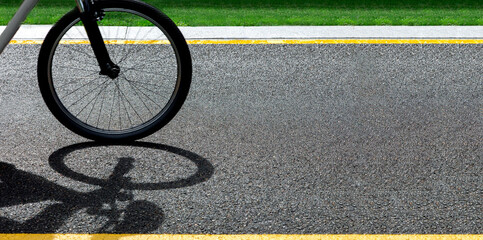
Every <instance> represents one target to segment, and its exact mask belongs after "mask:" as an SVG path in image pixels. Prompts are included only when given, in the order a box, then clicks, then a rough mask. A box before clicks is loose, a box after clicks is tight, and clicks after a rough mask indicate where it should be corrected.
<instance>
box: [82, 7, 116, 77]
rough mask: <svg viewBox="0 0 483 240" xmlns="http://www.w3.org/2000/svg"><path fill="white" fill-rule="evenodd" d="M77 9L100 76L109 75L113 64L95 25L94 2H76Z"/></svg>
mask: <svg viewBox="0 0 483 240" xmlns="http://www.w3.org/2000/svg"><path fill="white" fill-rule="evenodd" d="M76 3H77V7H78V8H79V11H80V13H81V21H82V23H83V24H84V28H85V30H86V32H87V37H88V38H89V41H90V43H91V47H92V50H93V51H94V55H95V56H96V59H97V62H98V63H99V67H100V69H101V72H100V74H104V75H109V76H110V72H111V70H112V67H113V66H114V63H113V62H112V61H111V58H110V57H109V53H108V52H107V49H106V45H105V44H104V39H103V38H102V35H101V32H100V30H99V26H98V25H97V18H98V17H99V16H97V13H96V11H95V8H94V2H93V1H91V0H76Z"/></svg>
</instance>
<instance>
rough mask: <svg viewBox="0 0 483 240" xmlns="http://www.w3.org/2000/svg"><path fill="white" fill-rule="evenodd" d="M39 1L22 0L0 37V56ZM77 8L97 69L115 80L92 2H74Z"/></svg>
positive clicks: (113, 66) (77, 0)
mask: <svg viewBox="0 0 483 240" xmlns="http://www.w3.org/2000/svg"><path fill="white" fill-rule="evenodd" d="M38 2H39V0H24V1H23V2H22V4H21V5H20V7H19V9H18V10H17V12H16V13H15V15H14V16H13V18H12V19H11V20H10V21H9V22H8V25H7V27H6V28H5V30H4V31H3V32H2V34H1V35H0V54H1V53H2V52H3V50H4V49H5V47H6V46H7V45H8V43H9V42H10V40H12V38H13V36H14V35H15V33H17V31H18V29H19V28H20V25H22V23H23V21H25V19H26V18H27V15H28V14H29V13H30V12H31V11H32V9H33V8H34V7H35V5H37V3H38ZM75 2H76V4H77V8H78V9H79V12H80V13H81V20H82V22H83V23H84V27H85V29H86V32H87V36H88V37H89V40H90V42H91V46H92V48H93V50H94V54H95V55H96V58H97V61H98V63H99V67H100V69H101V72H100V73H101V74H102V75H107V76H109V77H111V78H112V79H114V78H116V77H117V76H118V74H119V67H118V66H117V65H115V64H114V63H113V62H112V61H111V59H110V57H109V54H108V52H107V49H106V46H105V45H104V41H103V40H102V36H101V33H100V31H99V27H98V26H97V22H96V21H97V20H96V18H97V17H98V16H96V13H95V12H94V10H93V8H92V5H93V4H94V3H93V0H75Z"/></svg>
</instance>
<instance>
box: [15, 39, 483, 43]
mask: <svg viewBox="0 0 483 240" xmlns="http://www.w3.org/2000/svg"><path fill="white" fill-rule="evenodd" d="M42 42H43V40H12V41H10V44H42ZM105 42H106V44H168V43H169V42H168V40H107V41H105ZM187 42H188V44H483V39H251V40H250V39H238V40H237V39H232V40H228V39H221V40H187ZM61 43H62V44H88V41H87V40H65V41H61Z"/></svg>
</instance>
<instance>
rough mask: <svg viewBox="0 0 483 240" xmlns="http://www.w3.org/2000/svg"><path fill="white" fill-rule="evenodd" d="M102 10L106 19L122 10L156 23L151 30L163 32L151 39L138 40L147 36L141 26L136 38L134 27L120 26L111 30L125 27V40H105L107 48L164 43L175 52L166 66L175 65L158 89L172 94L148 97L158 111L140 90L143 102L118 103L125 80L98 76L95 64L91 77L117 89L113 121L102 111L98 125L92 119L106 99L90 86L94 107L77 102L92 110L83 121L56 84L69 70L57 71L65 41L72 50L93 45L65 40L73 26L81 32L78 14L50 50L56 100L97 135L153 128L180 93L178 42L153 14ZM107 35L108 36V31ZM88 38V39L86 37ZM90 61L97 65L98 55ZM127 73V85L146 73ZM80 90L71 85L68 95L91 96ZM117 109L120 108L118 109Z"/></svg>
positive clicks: (51, 81)
mask: <svg viewBox="0 0 483 240" xmlns="http://www.w3.org/2000/svg"><path fill="white" fill-rule="evenodd" d="M102 10H103V11H104V12H105V13H106V17H105V18H104V19H106V18H107V17H109V15H110V14H111V13H122V14H127V15H130V16H131V15H132V16H137V17H140V18H142V19H144V20H145V21H147V22H149V23H150V24H152V25H153V26H152V27H151V29H158V30H159V32H158V33H160V34H162V35H163V36H162V37H160V38H159V39H149V38H148V39H143V38H142V37H141V38H140V39H137V38H136V37H137V36H138V35H143V33H142V32H143V30H139V29H140V28H138V32H137V33H135V34H134V35H135V37H134V38H132V37H129V36H130V35H131V34H130V31H131V30H129V27H118V31H111V33H112V32H115V33H116V34H118V33H119V32H122V31H123V30H124V31H125V36H124V39H113V38H111V37H105V36H104V37H105V39H104V40H105V41H106V47H107V48H108V50H109V48H120V47H121V46H128V47H133V46H140V47H141V48H142V47H147V46H150V47H151V48H158V49H157V50H159V48H161V46H162V48H163V49H164V50H163V51H168V52H170V54H169V55H171V58H170V61H171V63H170V64H164V66H171V69H170V77H168V78H169V79H170V82H168V83H167V84H168V85H169V86H167V87H160V88H158V89H167V90H168V91H169V94H165V95H164V97H163V99H162V100H158V99H152V98H151V99H150V98H149V97H147V98H145V99H144V100H146V101H149V104H153V103H154V104H156V103H158V106H159V108H157V109H155V110H154V113H153V112H151V111H150V109H149V107H147V106H146V105H147V104H146V102H144V103H143V102H142V99H141V98H142V97H140V96H141V95H140V94H139V93H138V97H139V98H140V99H141V102H140V103H136V104H133V103H132V102H129V101H127V102H121V101H118V102H117V103H116V99H115V98H118V99H120V98H121V96H123V95H125V94H124V93H121V92H122V90H119V89H121V88H122V86H119V82H121V81H119V82H116V81H115V80H108V77H107V76H96V74H97V73H96V71H97V72H98V69H97V68H98V67H97V68H96V67H95V66H94V69H91V70H92V72H91V73H90V74H91V77H93V78H94V79H97V80H101V85H100V86H104V85H103V84H105V85H109V86H110V87H111V88H112V92H115V93H114V96H109V97H108V101H106V102H109V100H110V104H111V110H110V112H111V114H110V115H109V121H107V120H106V119H105V118H106V116H101V115H102V114H101V113H99V114H98V116H97V120H96V124H94V123H93V122H89V120H93V119H96V118H95V117H92V118H91V114H92V113H93V112H95V111H94V110H95V109H96V108H99V109H101V110H100V111H99V112H101V111H102V109H103V103H101V102H102V101H98V100H99V99H103V98H102V97H101V95H100V92H102V91H100V92H98V94H97V95H95V93H96V91H97V90H96V89H88V88H86V89H84V91H85V92H86V94H91V93H94V95H92V96H90V97H86V98H85V100H86V101H87V102H88V104H87V105H89V103H93V104H92V105H91V108H90V110H89V107H88V106H87V105H84V106H83V105H80V104H74V105H77V106H79V108H78V109H77V110H79V109H80V112H81V113H83V114H87V112H88V114H87V117H86V116H84V117H86V119H85V120H83V119H81V118H82V116H80V115H75V114H73V112H75V111H74V110H75V109H73V108H72V105H70V106H66V105H69V104H66V99H62V98H63V97H60V95H62V93H61V91H62V89H60V87H59V86H57V87H56V85H57V83H55V81H56V79H57V78H60V77H61V76H62V77H63V76H64V75H66V73H65V72H63V71H59V72H58V73H56V72H57V71H58V70H59V69H56V61H57V62H59V61H63V60H65V59H62V58H60V60H59V59H57V60H56V54H57V53H58V51H59V48H60V46H62V44H65V45H66V46H69V48H70V49H72V46H76V45H77V46H83V47H84V48H87V49H89V48H90V46H89V45H88V41H86V40H72V39H64V38H65V36H66V35H68V34H67V33H68V32H69V31H71V30H73V29H75V31H79V29H80V28H81V26H76V25H77V24H78V23H80V18H79V17H78V18H76V19H75V20H73V21H72V22H71V23H70V24H69V25H68V26H67V27H66V28H65V29H64V31H63V32H61V34H59V37H58V38H57V39H56V40H55V43H54V47H53V48H52V51H51V52H50V55H49V65H48V69H50V71H49V72H48V81H49V85H50V86H51V92H52V93H53V94H52V95H53V99H54V101H55V102H56V104H57V105H58V106H59V108H60V110H61V111H62V112H63V114H64V115H65V116H66V117H67V118H68V119H69V120H70V121H72V122H74V123H75V124H77V125H79V126H81V128H83V129H84V130H87V131H90V132H92V133H94V134H97V135H99V134H100V135H104V136H107V135H108V136H121V135H126V134H133V133H137V132H140V131H145V130H146V129H147V128H151V127H152V126H154V125H157V124H158V122H160V121H162V120H163V119H164V118H165V117H166V115H168V114H169V112H170V110H171V108H172V107H173V102H174V101H175V99H176V96H177V94H178V91H179V88H180V77H181V69H180V56H179V51H178V50H177V48H176V45H175V44H174V41H173V39H172V38H171V36H170V35H169V34H168V33H167V32H166V30H165V29H164V28H163V27H162V26H161V24H159V23H158V22H157V21H155V20H153V19H152V18H151V17H149V16H147V15H145V14H143V13H141V12H139V11H135V10H132V9H125V8H103V9H102ZM102 21H105V20H102ZM102 21H101V22H102ZM101 28H102V26H101ZM108 28H109V27H108ZM142 28H144V29H146V27H142ZM119 29H121V30H119ZM131 29H135V27H132V28H131ZM111 30H112V29H111ZM81 31H82V30H81ZM101 32H103V31H102V29H101ZM128 32H129V34H128ZM84 33H85V32H84ZM103 34H104V35H106V33H105V32H104V33H103ZM84 38H86V36H85V37H84ZM148 48H149V47H148ZM130 49H132V48H130ZM90 51H92V50H90ZM144 52H150V51H144ZM110 53H111V51H110ZM130 53H131V52H129V51H126V52H124V54H125V55H123V56H122V57H116V56H111V59H112V60H113V61H114V63H116V62H119V61H121V62H124V63H125V62H127V60H126V59H128V58H129V57H132V56H128V55H129V54H130ZM137 53H138V55H139V52H137ZM57 55H58V54H57ZM77 57H78V56H77ZM123 57H126V58H123ZM116 58H117V60H116ZM119 59H121V60H119ZM135 60H136V59H134V60H133V62H136V61H135ZM138 60H139V59H138ZM88 63H89V64H92V63H96V64H97V62H96V60H95V58H94V57H93V53H92V55H91V56H90V60H89V61H88ZM144 65H146V64H144ZM84 67H85V66H84ZM120 67H121V71H123V68H124V69H126V68H125V67H126V66H120ZM128 69H129V67H128ZM84 70H85V69H84ZM131 70H132V69H131ZM126 74H127V73H126V72H122V73H121V74H120V77H119V78H121V79H123V78H124V79H123V80H126V81H127V82H126V81H125V82H124V85H126V83H128V84H127V85H132V81H131V82H129V78H134V77H139V76H141V75H142V74H139V72H138V74H136V75H131V76H127V75H126ZM131 80H132V79H131ZM145 83H146V82H145ZM97 84H99V82H97ZM146 86H147V85H144V87H139V86H138V87H137V88H138V89H137V90H135V88H133V87H132V86H131V88H132V89H131V92H136V91H138V92H139V91H140V88H144V89H147V88H148V87H146ZM153 86H154V85H153ZM81 87H82V85H81ZM76 89H77V88H75V87H70V90H71V92H69V93H68V95H69V96H70V95H74V94H75V95H81V96H89V95H82V94H79V90H76ZM116 89H117V93H116ZM133 89H134V90H133ZM147 90H149V89H147ZM103 94H104V95H103V96H106V95H108V94H107V93H106V92H103ZM116 94H117V95H116ZM144 94H146V93H144ZM116 96H117V97H116ZM166 96H167V97H166ZM97 102H99V104H100V105H99V104H98V105H96V103H97ZM108 104H109V103H108ZM133 105H134V106H133ZM115 108H117V110H116V109H115ZM142 108H146V109H147V110H148V111H149V112H150V114H147V115H150V116H148V117H145V116H144V114H141V113H138V112H137V110H136V109H142ZM85 109H87V110H88V111H85V112H84V110H85ZM122 109H124V110H126V114H125V115H122V114H121V110H122ZM129 109H131V110H129ZM116 113H117V115H116ZM136 115H137V116H138V117H139V121H135V122H134V123H133V122H132V120H131V118H133V117H136ZM140 115H143V116H142V117H141V116H140ZM113 116H114V117H113ZM116 117H117V118H118V119H119V121H118V126H119V127H118V128H115V127H112V128H111V120H113V118H116ZM123 120H125V121H127V120H129V122H130V124H127V125H125V126H123V125H122V124H123V123H122V122H123ZM106 121H107V122H109V123H108V124H107V125H108V126H107V128H106V127H105V122H106ZM125 121H124V122H125ZM100 123H102V124H103V125H101V126H100V125H99V124H100ZM113 126H116V124H113Z"/></svg>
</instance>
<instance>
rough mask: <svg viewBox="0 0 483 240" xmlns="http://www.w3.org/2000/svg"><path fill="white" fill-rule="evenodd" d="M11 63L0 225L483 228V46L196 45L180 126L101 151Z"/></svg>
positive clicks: (5, 62) (28, 71) (5, 84)
mask: <svg viewBox="0 0 483 240" xmlns="http://www.w3.org/2000/svg"><path fill="white" fill-rule="evenodd" d="M39 48H40V46H39V45H14V46H9V47H8V48H7V49H6V50H5V52H4V54H2V55H1V56H0V66H1V67H0V139H1V144H0V232H36V233H53V232H69V233H97V232H108V233H109V232H110V233H212V234H220V233H225V234H234V233H258V234H268V233H280V234H286V233H294V234H301V233H386V234H387V233H420V234H423V233H479V234H481V233H483V227H482V226H483V215H482V214H481V213H482V212H483V209H482V205H483V198H482V186H483V175H482V172H483V162H482V159H481V156H482V148H481V143H482V135H483V134H482V133H483V131H482V120H483V119H482V113H483V112H482V111H483V101H482V89H483V84H482V83H483V45H193V46H191V51H192V55H193V61H194V77H193V84H192V89H191V92H190V95H189V98H188V99H187V101H186V103H185V105H184V107H183V108H182V109H181V111H180V113H179V114H178V115H177V116H176V117H175V119H174V120H173V121H172V122H171V123H170V124H168V125H167V126H166V127H165V128H163V129H161V130H160V131H159V132H157V133H156V134H154V135H152V136H150V137H148V138H145V139H143V141H142V142H138V143H135V144H132V145H131V146H99V145H96V144H93V143H91V142H89V141H87V140H86V139H83V138H81V137H78V136H76V135H75V134H73V133H71V132H70V131H68V130H67V129H65V128H64V127H63V126H62V125H60V124H59V123H58V122H57V121H56V120H55V119H54V118H53V116H52V115H51V114H50V113H49V112H48V110H47V108H46V106H45V105H44V103H43V101H42V99H41V96H40V93H39V91H38V87H37V80H36V65H37V63H36V58H37V54H38V51H39Z"/></svg>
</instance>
